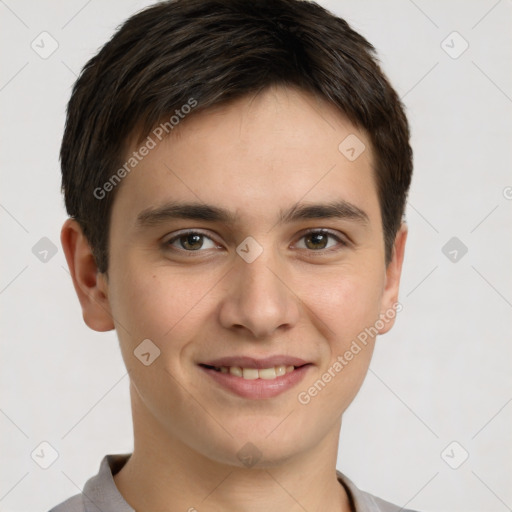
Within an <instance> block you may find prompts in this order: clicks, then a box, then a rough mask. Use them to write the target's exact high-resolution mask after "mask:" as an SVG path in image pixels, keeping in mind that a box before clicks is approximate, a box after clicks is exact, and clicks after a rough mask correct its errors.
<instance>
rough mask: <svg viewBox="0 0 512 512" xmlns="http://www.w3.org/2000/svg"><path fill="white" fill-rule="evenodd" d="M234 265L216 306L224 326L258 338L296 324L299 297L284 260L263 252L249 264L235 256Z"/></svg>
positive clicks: (298, 315) (298, 311) (287, 328)
mask: <svg viewBox="0 0 512 512" xmlns="http://www.w3.org/2000/svg"><path fill="white" fill-rule="evenodd" d="M234 265H235V268H233V269H232V271H231V272H230V273H229V274H228V275H229V277H228V279H229V284H228V286H227V288H225V295H224V297H223V299H222V300H221V304H220V309H219V321H220V323H221V324H222V326H223V327H224V328H227V329H230V330H235V331H239V333H244V334H246V335H250V337H251V338H259V339H262V338H268V337H270V336H272V335H273V334H275V332H276V331H278V330H282V331H286V330H289V329H291V328H292V327H293V326H295V325H296V324H297V322H298V320H299V317H300V300H299V298H298V297H297V296H296V295H295V293H294V292H293V290H292V288H291V283H290V281H291V279H290V276H289V272H287V271H286V268H285V264H284V263H282V264H281V265H279V263H278V259H277V258H274V257H272V256H270V255H267V252H266V251H264V252H263V253H262V254H261V255H260V256H259V257H258V258H257V259H256V260H255V261H253V262H252V263H247V262H246V261H244V260H243V259H242V258H237V260H236V261H235V262H234ZM287 281H288V282H287Z"/></svg>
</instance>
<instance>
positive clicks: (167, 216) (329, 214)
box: [136, 200, 370, 227]
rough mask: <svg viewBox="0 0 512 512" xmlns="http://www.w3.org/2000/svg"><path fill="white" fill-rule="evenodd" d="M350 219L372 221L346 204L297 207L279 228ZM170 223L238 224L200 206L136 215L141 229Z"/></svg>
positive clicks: (230, 215)
mask: <svg viewBox="0 0 512 512" xmlns="http://www.w3.org/2000/svg"><path fill="white" fill-rule="evenodd" d="M333 218H336V219H347V220H351V221H355V222H358V223H360V224H368V223H369V221H370V219H369V217H368V215H367V213H366V212H364V211H363V210H361V209H360V208H358V207H357V206H355V205H354V204H352V203H349V202H348V201H345V200H339V201H334V202H331V203H319V204H317V203H313V204H307V203H298V204H296V205H294V206H293V207H291V208H289V209H288V210H285V211H283V210H281V211H280V215H279V220H278V223H279V224H290V223H292V222H296V221H299V220H308V219H333ZM171 219H194V220H203V221H207V222H222V223H225V224H236V223H237V222H238V221H239V220H238V216H237V215H236V214H235V213H234V212H231V211H230V210H227V209H225V208H221V207H219V206H214V205H208V204H204V203H198V202H187V203H182V202H173V201H171V202H168V203H165V204H164V205H163V206H160V207H157V208H148V209H146V210H143V211H142V212H140V213H139V214H138V215H137V220H136V224H137V226H139V227H145V226H156V225H159V224H161V223H163V222H166V221H168V220H171Z"/></svg>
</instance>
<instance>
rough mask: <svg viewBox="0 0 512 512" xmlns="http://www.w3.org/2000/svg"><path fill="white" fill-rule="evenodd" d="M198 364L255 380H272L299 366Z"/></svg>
mask: <svg viewBox="0 0 512 512" xmlns="http://www.w3.org/2000/svg"><path fill="white" fill-rule="evenodd" d="M200 366H202V367H204V368H208V369H210V370H214V371H216V372H220V373H224V374H230V375H234V376H235V377H242V379H245V380H255V379H264V380H274V379H276V378H277V377H282V376H283V375H286V374H287V373H291V372H293V370H295V369H296V368H300V367H299V366H297V367H296V366H293V365H287V366H285V365H278V366H271V367H270V368H260V369H258V368H243V367H240V366H210V365H208V364H201V365H200Z"/></svg>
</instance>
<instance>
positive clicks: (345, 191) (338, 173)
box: [113, 87, 378, 223]
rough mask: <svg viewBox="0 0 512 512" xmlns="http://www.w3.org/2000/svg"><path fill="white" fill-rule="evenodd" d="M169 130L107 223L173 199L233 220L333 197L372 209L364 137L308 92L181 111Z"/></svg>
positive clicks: (275, 91)
mask: <svg viewBox="0 0 512 512" xmlns="http://www.w3.org/2000/svg"><path fill="white" fill-rule="evenodd" d="M176 128H177V129H176V130H173V132H172V133H171V134H170V135H169V136H167V137H166V138H164V139H163V140H162V141H159V140H158V138H157V137H155V135H154V134H153V133H151V134H150V135H149V137H150V138H151V139H152V142H151V143H150V144H148V146H154V147H152V149H150V150H149V151H148V152H147V154H146V155H145V156H144V157H143V158H141V159H140V161H138V163H137V164H136V166H135V167H134V168H133V170H132V171H131V172H129V173H128V174H127V176H126V177H125V178H124V179H123V181H122V183H121V186H119V189H118V190H117V191H116V192H117V197H116V200H115V202H114V211H113V220H114V217H117V212H118V211H119V210H121V215H122V216H123V219H125V220H126V221H128V220H129V221H131V222H132V223H133V222H135V221H136V217H137V214H138V213H140V212H141V211H142V210H144V209H148V208H149V207H152V206H158V205H160V204H164V203H165V202H168V201H170V200H176V199H180V200H188V201H195V202H204V203H207V204H213V205H217V206H219V207H223V208H227V209H230V210H232V211H233V212H234V213H235V214H236V215H237V216H238V217H239V218H240V219H241V220H243V219H244V218H246V219H247V220H249V219H259V220H260V221H263V220H264V219H266V218H269V217H270V215H271V214H275V213H276V212H277V211H278V210H281V211H282V209H283V208H285V207H290V206H292V205H293V204H295V203H297V202H298V201H304V202H317V201H320V200H321V201H323V202H325V201H336V200H339V199H343V200H346V201H348V202H350V203H352V204H355V205H357V206H358V207H360V208H361V209H362V210H364V211H367V213H369V216H371V215H372V212H373V213H374V214H376V215H378V208H376V207H378V200H377V194H376V187H375V184H374V179H373V170H372V162H373V157H372V152H371V146H370V141H369V139H368V137H367V136H366V134H365V133H364V132H362V131H361V130H358V129H357V128H356V127H354V126H353V125H352V124H351V123H350V122H349V121H348V120H347V119H346V118H345V117H344V116H343V115H342V114H341V113H340V112H339V111H338V110H337V109H336V108H335V107H334V106H332V105H330V104H328V103H326V102H325V101H322V100H319V99H318V98H316V97H314V96H312V95H310V94H307V93H304V92H302V91H297V90H295V89H288V88H284V87H278V88H277V87H276V88H272V89H268V90H265V91H263V92H261V93H259V94H257V95H252V96H247V97H244V98H242V99H239V100H236V101H234V102H231V103H230V104H227V105H222V106H219V107H215V108H212V109H209V110H205V111H203V112H199V113H197V114H194V115H190V116H189V118H187V116H186V115H184V116H183V119H180V120H179V124H178V125H177V126H176ZM147 141H149V139H147V140H146V142H147ZM153 142H154V144H153ZM143 145H145V141H144V140H143V141H142V143H141V146H143ZM141 146H136V145H133V146H132V147H131V148H130V150H129V151H128V152H127V153H126V156H125V158H126V160H128V159H129V158H130V156H131V155H133V152H134V151H137V150H138V149H139V147H141ZM347 150H348V152H347ZM354 154H355V156H356V157H357V158H354ZM273 210H275V211H274V212H273V213H272V211H273Z"/></svg>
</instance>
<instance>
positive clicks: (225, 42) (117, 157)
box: [60, 0, 412, 272]
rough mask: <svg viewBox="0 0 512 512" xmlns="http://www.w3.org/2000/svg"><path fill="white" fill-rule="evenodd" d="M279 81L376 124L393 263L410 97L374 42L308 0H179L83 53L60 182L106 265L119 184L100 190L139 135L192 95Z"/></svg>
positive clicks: (238, 91) (226, 94) (212, 97)
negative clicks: (385, 67)
mask: <svg viewBox="0 0 512 512" xmlns="http://www.w3.org/2000/svg"><path fill="white" fill-rule="evenodd" d="M272 85H285V86H291V87H296V88H297V87H298V88H300V89H302V90H304V91H307V92H311V93H314V94H315V95H316V96H319V97H320V98H323V99H325V100H327V101H328V102H329V103H331V104H333V105H335V106H336V107H337V108H338V109H339V110H340V111H341V112H343V113H344V114H345V115H346V116H347V118H348V119H349V120H350V121H351V122H352V123H353V124H354V125H355V126H357V127H358V128H362V129H364V130H365V131H366V132H367V133H368V135H369V137H370V140H371V144H372V147H373V150H374V154H375V176H376V185H377V192H378V197H379V202H380V210H381V216H382V223H383V235H384V242H385V249H386V251H385V257H386V263H389V261H390V259H391V255H392V248H393V243H394V239H395V236H396V233H397V231H398V229H399V227H400V224H401V221H402V216H403V214H404V209H405V203H406V198H407V193H408V189H409V186H410V182H411V175H412V150H411V148H410V145H409V127H408V123H407V119H406V117H405V114H404V110H403V106H402V104H401V102H400V99H399V97H398V96H397V94H396V92H395V91H394V89H393V88H392V87H391V85H390V84H389V82H388V80H387V79H386V77H385V75H384V74H383V73H382V71H381V69H380V67H379V64H378V62H377V60H376V58H375V49H374V47H373V46H372V45H371V44H370V43H369V42H368V41H367V40H366V39H365V38H364V37H362V36H361V35H360V34H358V33H357V32H355V31H354V30H352V29H351V28H350V27H349V25H348V24H347V22H346V21H344V20H343V19H341V18H339V17H337V16H334V15H333V14H331V13H330V12H329V11H327V10H325V9H324V8H322V7H321V6H319V5H318V4H316V3H314V2H310V1H305V0H251V1H247V0H171V1H167V2H161V3H158V4H156V5H154V6H151V7H149V8H147V9H145V10H143V11H141V12H140V13H138V14H136V15H134V16H133V17H131V18H130V19H128V20H127V21H126V22H125V23H124V24H123V25H122V26H121V27H120V29H119V30H118V31H117V32H116V34H115V35H114V36H113V37H112V39H111V40H110V41H109V42H107V43H106V44H105V46H103V48H102V49H101V50H100V52H99V53H98V54H97V55H95V56H94V57H93V58H92V59H91V60H89V62H88V63H87V64H86V65H85V67H84V69H83V70H82V73H81V74H80V77H79V78H78V80H77V81H76V83H75V85H74V88H73V92H72V96H71V99H70V101H69V104H68V109H67V119H66V128H65V132H64V137H63V140H62V147H61V153H60V156H61V167H62V190H63V192H64V195H65V203H66V209H67V211H68V214H69V215H70V216H71V217H73V218H75V219H76V220H77V221H78V222H79V224H80V225H81V227H82V229H83V232H84V235H85V236H86V238H87V239H88V241H89V243H90V245H91V247H92V250H93V253H94V257H95V260H96V263H97V265H98V269H99V271H100V272H106V271H107V268H108V235H109V223H110V217H111V210H112V205H113V200H114V197H115V193H116V190H117V189H113V190H112V191H111V192H109V193H108V194H105V195H104V197H101V198H98V197H97V195H98V194H97V193H95V192H94V191H95V190H98V187H100V188H101V187H102V186H103V185H104V184H105V183H106V182H107V181H108V180H109V178H110V177H112V175H113V173H114V172H115V171H116V169H119V167H120V166H121V165H123V155H124V154H125V150H126V149H127V148H126V144H127V141H128V140H129V138H130V137H132V136H134V135H135V134H138V136H139V139H138V140H139V141H140V140H142V139H143V138H144V137H146V136H147V135H148V134H149V133H150V131H151V130H152V129H153V128H154V127H155V126H157V125H158V124H159V123H160V122H161V121H162V119H169V118H170V116H172V114H173V113H174V112H175V110H176V109H179V108H180V107H181V106H182V105H185V104H187V103H188V102H189V101H190V98H194V101H196V102H197V107H196V108H194V111H193V112H192V113H191V114H190V115H194V114H196V113H198V112H200V111H204V110H205V109H208V108H210V107H212V106H214V105H221V104H224V103H227V102H229V101H231V100H234V99H237V98H240V97H242V96H245V95H248V94H250V93H255V92H258V91H261V90H263V89H265V88H268V87H270V86H272ZM340 142H341V141H340Z"/></svg>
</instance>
